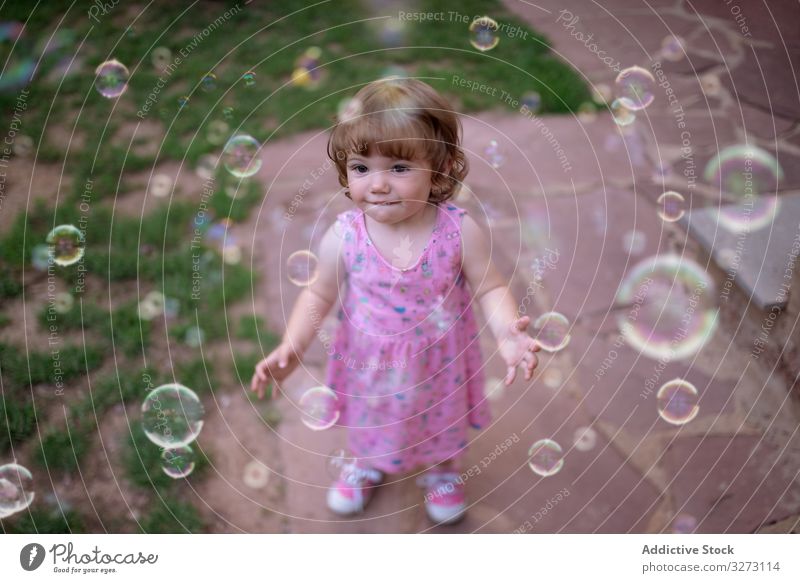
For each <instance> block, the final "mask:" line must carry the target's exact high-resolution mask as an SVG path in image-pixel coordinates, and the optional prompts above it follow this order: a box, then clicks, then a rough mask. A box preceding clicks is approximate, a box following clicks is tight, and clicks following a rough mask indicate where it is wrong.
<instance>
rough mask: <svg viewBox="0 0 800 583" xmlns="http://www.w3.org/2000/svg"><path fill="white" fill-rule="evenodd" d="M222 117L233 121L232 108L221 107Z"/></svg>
mask: <svg viewBox="0 0 800 583" xmlns="http://www.w3.org/2000/svg"><path fill="white" fill-rule="evenodd" d="M222 116H223V117H224V118H225V119H227V120H232V119H233V108H232V107H223V108H222Z"/></svg>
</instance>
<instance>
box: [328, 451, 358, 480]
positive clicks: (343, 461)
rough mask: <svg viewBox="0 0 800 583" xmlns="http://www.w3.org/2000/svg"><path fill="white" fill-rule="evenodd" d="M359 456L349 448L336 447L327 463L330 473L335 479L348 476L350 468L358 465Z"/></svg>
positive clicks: (329, 455)
mask: <svg viewBox="0 0 800 583" xmlns="http://www.w3.org/2000/svg"><path fill="white" fill-rule="evenodd" d="M357 461H358V460H357V458H356V457H355V456H354V455H353V453H352V452H351V451H350V450H348V449H341V448H340V449H336V450H334V451H332V452H331V453H330V454H328V460H327V463H326V467H327V471H328V475H329V476H330V477H331V478H333V479H334V480H338V479H339V478H343V477H345V476H346V474H347V472H348V471H349V468H351V467H355V466H356V465H357Z"/></svg>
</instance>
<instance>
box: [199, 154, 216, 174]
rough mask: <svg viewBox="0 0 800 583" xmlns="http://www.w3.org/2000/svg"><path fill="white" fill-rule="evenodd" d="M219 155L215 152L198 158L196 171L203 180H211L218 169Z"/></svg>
mask: <svg viewBox="0 0 800 583" xmlns="http://www.w3.org/2000/svg"><path fill="white" fill-rule="evenodd" d="M217 162H218V160H217V157H216V156H214V154H204V155H203V156H200V158H199V159H198V160H197V168H195V173H196V174H197V175H198V176H199V177H200V178H202V179H203V180H211V179H212V178H213V177H214V174H215V173H216V171H217Z"/></svg>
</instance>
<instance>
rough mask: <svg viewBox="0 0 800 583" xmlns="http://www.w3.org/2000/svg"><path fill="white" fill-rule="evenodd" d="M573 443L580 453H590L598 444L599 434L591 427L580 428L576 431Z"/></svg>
mask: <svg viewBox="0 0 800 583" xmlns="http://www.w3.org/2000/svg"><path fill="white" fill-rule="evenodd" d="M573 443H574V444H575V449H577V450H578V451H590V450H592V449H594V446H595V445H596V444H597V432H596V431H595V430H594V429H592V428H591V427H578V428H577V429H576V430H575V435H574V437H573Z"/></svg>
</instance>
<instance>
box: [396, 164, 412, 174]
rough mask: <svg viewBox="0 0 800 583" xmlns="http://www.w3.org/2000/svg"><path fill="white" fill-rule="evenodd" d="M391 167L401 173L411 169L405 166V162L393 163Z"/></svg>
mask: <svg viewBox="0 0 800 583" xmlns="http://www.w3.org/2000/svg"><path fill="white" fill-rule="evenodd" d="M392 169H393V170H394V171H395V172H397V173H398V174H403V173H404V172H408V171H409V170H411V168H409V167H408V166H406V165H405V164H395V165H394V166H393V167H392Z"/></svg>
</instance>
